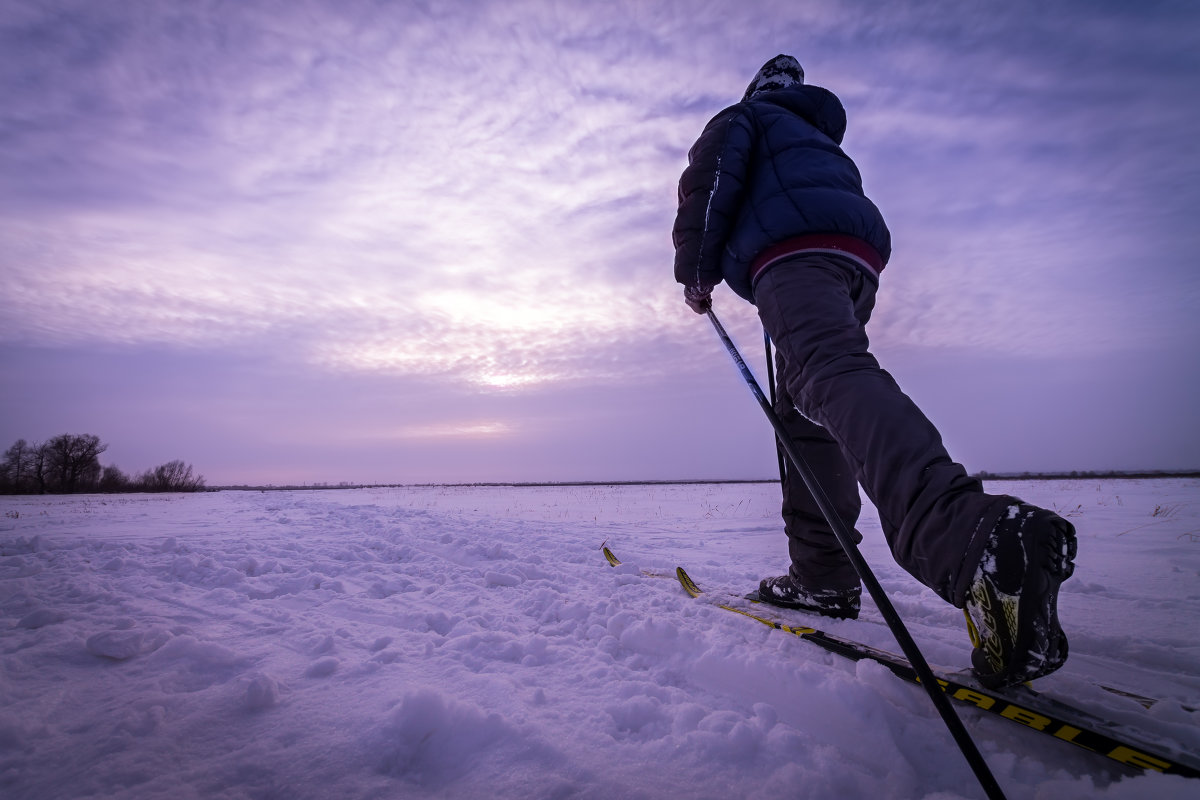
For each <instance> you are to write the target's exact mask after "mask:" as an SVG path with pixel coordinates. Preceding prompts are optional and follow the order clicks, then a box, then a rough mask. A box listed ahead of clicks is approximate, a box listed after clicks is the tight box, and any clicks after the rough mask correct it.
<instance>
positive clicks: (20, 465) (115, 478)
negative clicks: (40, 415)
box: [0, 433, 204, 494]
mask: <svg viewBox="0 0 1200 800" xmlns="http://www.w3.org/2000/svg"><path fill="white" fill-rule="evenodd" d="M107 449H108V445H107V444H105V443H103V442H101V441H100V437H99V436H95V435H93V434H90V433H84V434H73V433H64V434H61V435H59V436H55V437H54V438H52V439H48V440H46V441H44V442H33V443H30V442H27V441H25V440H24V439H18V440H17V441H16V442H14V443H13V445H12V447H10V448H8V450H6V451H4V456H3V459H2V460H0V493H2V494H71V493H75V492H198V491H201V490H203V489H204V476H203V475H195V474H193V473H192V465H191V464H185V463H183V462H182V461H168V462H167V463H166V464H160V465H159V466H157V467H154V468H152V469H148V470H146V471H145V472H142V473H140V474H134V475H127V474H126V473H124V472H122V471H121V470H120V469H119V468H118V467H117V466H116V465H115V464H114V465H109V466H101V464H100V454H101V453H103V452H104V451H105V450H107Z"/></svg>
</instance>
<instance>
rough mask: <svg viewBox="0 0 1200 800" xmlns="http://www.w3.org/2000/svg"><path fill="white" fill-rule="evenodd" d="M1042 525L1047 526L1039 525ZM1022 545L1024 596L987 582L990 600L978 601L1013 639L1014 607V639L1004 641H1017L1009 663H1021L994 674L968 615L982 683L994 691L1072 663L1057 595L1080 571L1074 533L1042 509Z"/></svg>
mask: <svg viewBox="0 0 1200 800" xmlns="http://www.w3.org/2000/svg"><path fill="white" fill-rule="evenodd" d="M1048 516H1050V518H1047V517H1048ZM1043 521H1044V522H1045V523H1046V524H1040V523H1043ZM1021 541H1022V545H1023V547H1024V551H1025V577H1024V581H1023V583H1022V586H1021V594H1020V595H1019V596H1018V597H1012V596H1010V595H1005V594H1003V593H1002V592H999V591H998V590H997V589H996V588H995V587H994V586H993V585H992V583H991V581H989V580H987V579H984V581H983V584H984V589H985V591H986V596H985V597H981V598H977V604H978V605H979V606H980V608H981V610H982V613H984V614H985V615H986V614H988V613H992V614H993V615H994V614H996V613H999V614H1001V615H1003V616H1004V617H1005V618H1006V619H1005V622H1006V623H1008V624H1007V631H1006V632H1007V633H1009V634H1011V633H1012V627H1013V626H1012V625H1011V619H1010V617H1011V614H1012V608H1013V605H1014V604H1015V606H1016V625H1015V627H1016V631H1015V638H1013V637H1010V636H1004V637H1003V638H1004V639H1009V638H1013V644H1012V647H1011V648H1010V649H1009V653H1008V654H1009V656H1010V657H1011V656H1013V655H1016V654H1021V656H1022V657H1021V659H1020V660H1019V661H1011V659H1010V663H1009V664H1007V665H1006V666H1005V668H1004V669H1002V670H999V671H996V670H994V669H993V667H992V665H991V664H990V663H989V661H988V658H987V655H986V652H985V649H986V648H985V646H984V645H985V644H986V643H981V642H979V641H978V638H979V637H978V632H977V631H976V628H975V626H974V624H973V623H972V620H971V617H970V615H969V614H968V615H967V622H968V625H969V627H970V628H971V631H972V640H973V641H975V642H976V647H975V650H974V651H973V652H972V653H971V663H972V666H973V667H974V668H975V674H976V677H978V678H979V682H980V683H982V684H983V685H984V686H986V687H988V688H991V689H998V688H1003V687H1006V686H1013V685H1015V684H1018V683H1023V682H1025V681H1031V680H1033V679H1035V678H1040V677H1042V676H1045V675H1049V674H1050V673H1051V672H1054V671H1055V670H1057V669H1058V668H1060V667H1061V666H1062V665H1063V664H1064V663H1065V662H1066V660H1067V653H1068V648H1067V637H1066V634H1064V633H1063V630H1062V627H1061V625H1059V621H1058V590H1059V587H1060V586H1061V585H1062V582H1063V581H1065V580H1067V579H1068V578H1070V577H1071V575H1072V573H1074V571H1075V553H1076V550H1077V543H1076V539H1075V529H1074V527H1073V526H1072V525H1071V524H1070V523H1069V522H1067V521H1066V520H1064V519H1062V518H1061V517H1058V516H1057V515H1051V514H1050V512H1047V511H1043V510H1041V509H1037V510H1035V511H1032V512H1031V513H1029V516H1028V519H1027V520H1026V521H1025V524H1024V525H1023V526H1022V530H1021ZM1033 598H1036V602H1030V600H1031V599H1033ZM978 601H981V602H978ZM990 622H991V624H990V625H988V626H987V627H988V628H989V629H990V630H991V631H993V635H996V634H995V633H994V632H995V631H996V630H997V627H998V626H997V625H996V619H995V617H994V616H993V618H992V619H991V620H990Z"/></svg>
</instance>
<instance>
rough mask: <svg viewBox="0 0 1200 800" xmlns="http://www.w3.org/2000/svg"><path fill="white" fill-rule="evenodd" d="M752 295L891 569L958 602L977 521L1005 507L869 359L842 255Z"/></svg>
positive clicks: (853, 278) (787, 270) (976, 546)
mask: <svg viewBox="0 0 1200 800" xmlns="http://www.w3.org/2000/svg"><path fill="white" fill-rule="evenodd" d="M754 299H755V304H756V305H757V306H758V309H759V316H760V317H761V319H762V321H763V325H764V327H765V328H766V330H767V333H768V334H769V335H770V336H771V338H772V340H773V341H774V342H775V345H776V347H777V348H778V349H779V351H780V352H781V353H782V354H783V356H784V361H785V364H786V366H787V370H786V374H781V375H780V380H781V381H782V382H783V383H784V384H785V385H786V387H787V391H788V393H789V394H790V395H791V397H792V398H793V399H794V400H795V401H796V404H797V407H798V408H799V410H800V411H801V412H802V413H803V414H804V415H805V416H806V417H808V418H809V419H811V420H813V421H814V422H816V423H818V424H820V425H821V426H822V427H823V428H824V429H825V430H826V431H827V432H828V433H829V435H830V436H832V438H833V439H834V440H835V441H836V442H837V444H838V446H839V448H840V450H841V453H842V455H843V456H844V457H845V460H846V462H847V463H848V464H849V466H850V468H851V470H852V471H853V473H854V475H855V478H856V479H857V480H858V482H859V483H860V484H861V485H862V487H863V489H864V491H865V492H866V494H867V496H868V497H870V498H871V501H872V502H873V503H874V504H875V506H876V508H877V509H878V510H879V517H880V522H881V523H882V527H883V532H884V535H885V536H886V537H887V541H888V545H889V547H890V548H891V551H892V554H893V556H894V557H895V559H896V562H897V563H898V564H900V566H901V567H903V568H904V569H905V570H907V571H908V572H909V573H911V574H912V575H913V576H914V577H916V578H917V579H918V580H920V581H921V582H922V583H924V584H925V585H926V586H929V587H930V588H931V589H933V590H934V591H935V592H937V593H938V594H939V595H941V596H942V597H943V598H945V599H946V600H948V601H950V602H952V603H954V604H955V605H962V601H963V594H964V592H965V589H966V586H967V585H968V584H969V579H970V577H971V574H973V573H974V570H975V567H976V565H977V563H978V561H979V558H980V556H981V554H982V548H983V538H984V537H983V536H982V535H980V534H979V531H981V530H986V524H983V523H981V521H982V520H985V519H987V518H988V517H992V516H994V515H995V514H998V513H999V509H1000V507H1002V506H1003V504H1004V502H1005V501H1004V500H1003V498H996V497H992V496H990V495H987V494H984V493H983V489H982V487H981V486H980V484H979V482H978V481H976V480H975V479H973V478H971V477H969V476H968V475H967V473H966V470H965V469H964V468H963V467H962V466H961V465H960V464H957V463H955V462H954V461H953V460H951V458H950V456H949V455H948V454H947V452H946V449H945V447H944V446H943V444H942V440H941V435H940V434H939V433H938V431H937V429H936V428H935V427H934V426H933V424H932V423H931V422H930V421H929V420H928V419H927V418H926V417H925V415H924V414H923V413H922V412H921V410H920V409H919V408H918V407H917V406H916V404H915V403H913V401H912V400H911V399H910V398H909V397H908V396H907V395H905V394H904V393H903V391H901V389H900V387H899V386H898V385H897V384H896V382H895V380H894V379H893V378H892V376H891V375H889V374H888V373H887V372H886V371H884V370H883V369H882V368H881V367H880V365H879V363H878V362H877V361H876V360H875V357H874V356H873V355H871V353H870V352H869V349H868V347H869V341H868V338H867V334H866V330H865V326H866V323H867V321H868V320H869V319H870V315H871V311H872V310H873V308H874V302H875V284H874V282H873V281H871V280H870V279H869V278H868V277H867V274H866V272H865V271H863V270H862V269H861V268H859V267H858V266H857V265H856V264H855V263H854V262H852V261H849V260H848V259H844V258H842V257H839V256H836V255H832V256H831V255H824V254H811V255H805V256H800V257H797V258H795V259H791V260H789V261H787V262H784V263H781V264H778V265H776V266H774V267H772V268H771V269H770V270H769V271H768V272H767V273H766V274H765V275H764V276H763V277H762V278H760V279H759V281H758V284H757V285H756V286H755V293H754ZM968 573H969V574H968Z"/></svg>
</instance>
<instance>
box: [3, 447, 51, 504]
mask: <svg viewBox="0 0 1200 800" xmlns="http://www.w3.org/2000/svg"><path fill="white" fill-rule="evenodd" d="M45 460H46V459H45V453H44V452H43V448H42V446H41V445H39V444H36V443H35V444H30V443H29V442H27V441H25V440H24V439H17V441H15V442H13V445H12V447H10V448H8V449H7V450H5V451H4V460H3V461H0V486H2V487H3V490H4V491H6V492H13V493H18V494H19V493H24V492H32V491H37V490H39V489H40V488H41V482H42V481H41V479H42V468H43V467H44V464H45Z"/></svg>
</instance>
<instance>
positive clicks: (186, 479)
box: [139, 461, 204, 492]
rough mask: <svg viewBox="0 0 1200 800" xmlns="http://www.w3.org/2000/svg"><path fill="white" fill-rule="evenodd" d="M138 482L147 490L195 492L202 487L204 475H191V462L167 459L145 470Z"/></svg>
mask: <svg viewBox="0 0 1200 800" xmlns="http://www.w3.org/2000/svg"><path fill="white" fill-rule="evenodd" d="M139 483H140V484H141V486H142V488H143V489H145V490H146V491H147V492H196V491H199V490H201V489H203V488H204V476H203V475H193V474H192V465H191V464H185V463H183V462H182V461H168V462H167V463H166V464H160V465H159V466H157V467H155V468H154V469H151V470H146V472H144V473H143V474H142V476H141V478H140V479H139Z"/></svg>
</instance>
